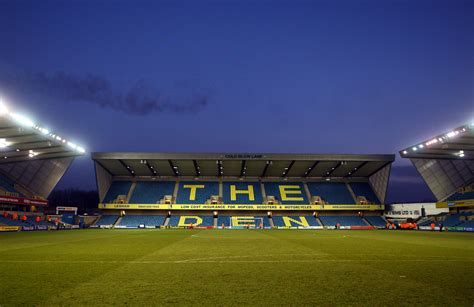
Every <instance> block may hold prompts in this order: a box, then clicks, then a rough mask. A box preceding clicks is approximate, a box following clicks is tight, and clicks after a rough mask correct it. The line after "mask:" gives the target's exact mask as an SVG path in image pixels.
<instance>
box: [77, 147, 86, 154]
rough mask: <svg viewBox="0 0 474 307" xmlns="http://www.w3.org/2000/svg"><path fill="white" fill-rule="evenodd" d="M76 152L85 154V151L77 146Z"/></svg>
mask: <svg viewBox="0 0 474 307" xmlns="http://www.w3.org/2000/svg"><path fill="white" fill-rule="evenodd" d="M77 151H78V152H80V153H85V152H86V150H85V149H84V148H82V147H81V146H77Z"/></svg>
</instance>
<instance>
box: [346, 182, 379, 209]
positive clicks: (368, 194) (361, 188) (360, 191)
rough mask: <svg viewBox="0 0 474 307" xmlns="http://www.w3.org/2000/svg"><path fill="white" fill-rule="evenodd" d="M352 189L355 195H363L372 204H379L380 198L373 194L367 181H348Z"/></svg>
mask: <svg viewBox="0 0 474 307" xmlns="http://www.w3.org/2000/svg"><path fill="white" fill-rule="evenodd" d="M350 186H351V188H352V191H354V194H355V195H356V197H357V196H364V197H365V198H366V199H367V200H368V201H369V202H371V203H374V204H380V203H381V202H380V200H379V199H378V197H377V195H375V193H374V191H373V190H372V188H371V187H370V184H369V183H368V182H352V183H350Z"/></svg>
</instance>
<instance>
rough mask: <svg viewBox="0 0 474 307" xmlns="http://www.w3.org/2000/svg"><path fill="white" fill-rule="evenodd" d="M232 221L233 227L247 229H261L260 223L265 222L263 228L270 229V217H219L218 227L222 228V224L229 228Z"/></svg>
mask: <svg viewBox="0 0 474 307" xmlns="http://www.w3.org/2000/svg"><path fill="white" fill-rule="evenodd" d="M236 219H238V221H236ZM231 220H233V221H234V222H233V223H232V226H233V227H245V226H247V225H252V226H253V225H255V226H256V227H259V225H258V223H260V221H262V222H263V227H270V220H269V218H268V216H218V217H217V227H218V228H220V227H221V226H222V224H224V226H225V227H229V226H230V225H231ZM235 222H238V223H239V225H236V224H235Z"/></svg>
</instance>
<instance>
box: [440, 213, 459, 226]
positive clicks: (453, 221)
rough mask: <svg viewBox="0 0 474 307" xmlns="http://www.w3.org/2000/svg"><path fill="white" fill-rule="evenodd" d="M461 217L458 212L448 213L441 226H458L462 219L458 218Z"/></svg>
mask: <svg viewBox="0 0 474 307" xmlns="http://www.w3.org/2000/svg"><path fill="white" fill-rule="evenodd" d="M460 217H461V215H460V214H450V215H448V216H447V217H446V219H445V220H444V221H443V222H442V223H443V226H445V227H454V226H458V225H459V224H461V223H462V221H461V220H460V219H459V218H460Z"/></svg>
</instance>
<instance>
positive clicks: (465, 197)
mask: <svg viewBox="0 0 474 307" xmlns="http://www.w3.org/2000/svg"><path fill="white" fill-rule="evenodd" d="M469 199H474V191H471V192H465V193H459V192H457V193H454V194H453V195H451V196H450V197H449V198H448V200H447V201H457V200H469Z"/></svg>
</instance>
